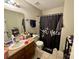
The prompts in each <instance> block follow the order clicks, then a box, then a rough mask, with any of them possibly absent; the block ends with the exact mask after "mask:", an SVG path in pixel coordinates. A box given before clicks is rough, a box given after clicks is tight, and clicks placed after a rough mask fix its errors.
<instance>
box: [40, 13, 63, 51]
mask: <svg viewBox="0 0 79 59" xmlns="http://www.w3.org/2000/svg"><path fill="white" fill-rule="evenodd" d="M62 16H63V14H55V15H49V16H41V17H40V40H42V41H43V42H44V47H47V48H50V49H53V48H57V49H59V44H60V36H61V29H62V27H63V17H62Z"/></svg>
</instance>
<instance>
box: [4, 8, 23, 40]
mask: <svg viewBox="0 0 79 59" xmlns="http://www.w3.org/2000/svg"><path fill="white" fill-rule="evenodd" d="M4 18H5V21H4V26H5V27H4V28H5V30H4V33H5V34H4V35H5V36H4V40H5V41H8V40H10V39H9V38H10V37H11V35H12V29H13V28H14V27H16V28H18V29H19V33H21V32H23V26H22V19H24V14H21V13H18V12H14V11H10V10H6V9H4Z"/></svg>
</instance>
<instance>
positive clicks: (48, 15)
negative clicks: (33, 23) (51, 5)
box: [37, 13, 63, 17]
mask: <svg viewBox="0 0 79 59" xmlns="http://www.w3.org/2000/svg"><path fill="white" fill-rule="evenodd" d="M56 14H63V13H55V14H48V15H42V16H51V15H56ZM37 17H41V16H37Z"/></svg>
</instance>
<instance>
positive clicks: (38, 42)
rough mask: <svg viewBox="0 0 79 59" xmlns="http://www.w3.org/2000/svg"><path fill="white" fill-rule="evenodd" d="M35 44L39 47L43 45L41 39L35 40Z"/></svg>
mask: <svg viewBox="0 0 79 59" xmlns="http://www.w3.org/2000/svg"><path fill="white" fill-rule="evenodd" d="M36 45H37V46H38V47H39V48H40V49H42V47H43V42H42V41H37V42H36Z"/></svg>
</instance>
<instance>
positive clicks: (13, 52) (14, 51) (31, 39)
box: [8, 37, 34, 57]
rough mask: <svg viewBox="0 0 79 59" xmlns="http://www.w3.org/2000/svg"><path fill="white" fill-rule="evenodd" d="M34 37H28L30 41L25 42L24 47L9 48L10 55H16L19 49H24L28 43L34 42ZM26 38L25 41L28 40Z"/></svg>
mask: <svg viewBox="0 0 79 59" xmlns="http://www.w3.org/2000/svg"><path fill="white" fill-rule="evenodd" d="M33 38H34V37H30V38H28V39H26V40H27V41H28V43H26V44H24V45H23V46H22V47H20V48H18V49H15V50H9V51H8V57H10V56H12V55H14V54H15V53H17V52H18V51H20V50H21V49H23V48H24V47H26V46H27V45H29V44H30V43H32V42H33V41H34V39H33ZM26 40H23V41H26Z"/></svg>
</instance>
